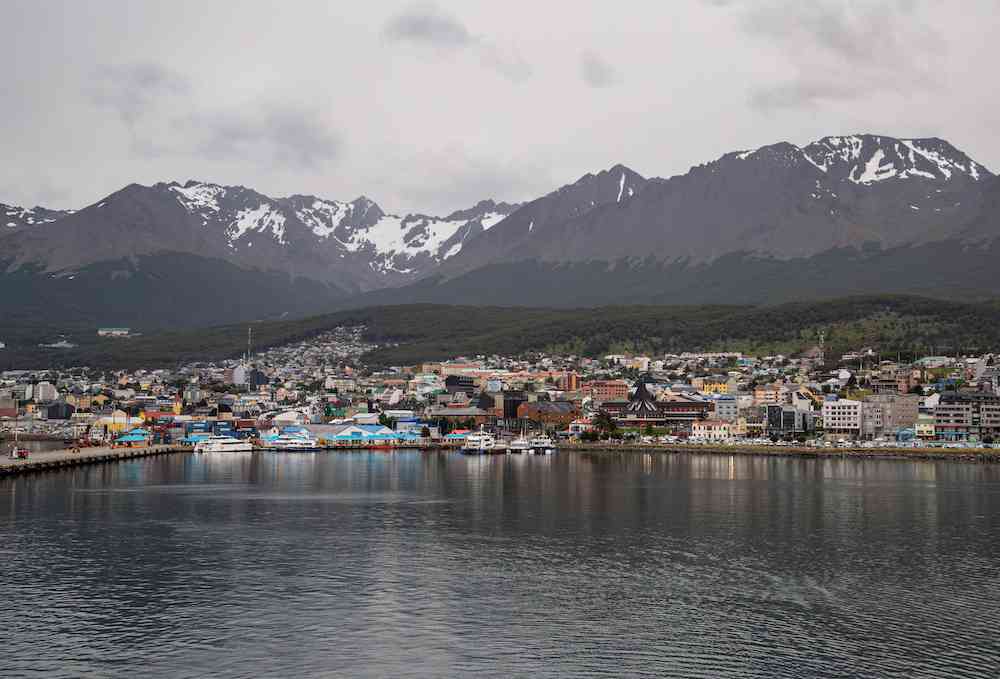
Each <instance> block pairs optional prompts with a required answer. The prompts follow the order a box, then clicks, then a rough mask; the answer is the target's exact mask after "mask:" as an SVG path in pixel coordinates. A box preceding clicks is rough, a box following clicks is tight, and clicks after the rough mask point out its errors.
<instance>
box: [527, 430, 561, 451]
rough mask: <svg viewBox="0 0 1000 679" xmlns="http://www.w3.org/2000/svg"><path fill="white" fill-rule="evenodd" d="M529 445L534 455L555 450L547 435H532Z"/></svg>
mask: <svg viewBox="0 0 1000 679" xmlns="http://www.w3.org/2000/svg"><path fill="white" fill-rule="evenodd" d="M530 445H531V452H533V453H534V454H535V455H551V454H552V453H554V452H556V444H555V443H554V442H553V441H552V439H551V438H549V437H548V436H544V435H542V436H533V437H532V438H531V441H530Z"/></svg>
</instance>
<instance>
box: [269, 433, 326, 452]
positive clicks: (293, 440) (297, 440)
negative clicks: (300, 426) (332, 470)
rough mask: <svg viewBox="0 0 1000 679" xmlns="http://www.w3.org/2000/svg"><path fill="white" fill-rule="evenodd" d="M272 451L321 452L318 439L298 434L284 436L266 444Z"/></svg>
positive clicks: (270, 440)
mask: <svg viewBox="0 0 1000 679" xmlns="http://www.w3.org/2000/svg"><path fill="white" fill-rule="evenodd" d="M265 445H266V447H267V448H269V449H271V450H319V442H318V441H317V440H316V439H313V438H309V437H307V436H302V435H296V434H282V435H280V436H276V437H275V438H273V439H269V440H268V441H267V442H266V443H265Z"/></svg>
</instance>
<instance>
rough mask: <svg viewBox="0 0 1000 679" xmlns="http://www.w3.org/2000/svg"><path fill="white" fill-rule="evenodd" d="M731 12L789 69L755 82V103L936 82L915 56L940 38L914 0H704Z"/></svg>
mask: <svg viewBox="0 0 1000 679" xmlns="http://www.w3.org/2000/svg"><path fill="white" fill-rule="evenodd" d="M706 1H707V2H709V4H712V5H715V6H719V7H723V8H729V9H732V10H733V11H735V12H737V13H738V17H739V22H740V25H741V26H742V28H743V29H744V31H745V32H746V33H747V34H748V35H749V36H751V37H754V38H757V39H761V40H765V41H767V44H768V45H770V46H773V47H774V48H776V49H778V50H779V51H780V52H781V53H782V54H783V55H784V56H785V57H786V58H787V60H788V63H789V64H791V65H792V67H793V69H794V70H795V74H794V76H793V77H792V78H791V79H789V80H787V81H785V82H777V83H767V84H762V85H758V86H756V87H755V88H753V89H752V91H751V94H750V103H751V104H752V105H753V106H755V107H757V108H762V109H768V108H795V107H810V106H815V105H818V104H820V103H822V102H824V101H849V100H855V99H858V98H859V97H861V96H863V95H866V94H869V93H872V92H876V91H883V92H897V93H899V92H904V91H906V90H909V89H922V90H923V89H929V88H933V87H934V86H935V85H936V83H935V82H934V79H933V78H932V77H931V76H930V72H929V70H928V69H927V68H926V67H925V66H924V65H923V64H922V62H921V56H924V55H927V56H929V55H930V52H929V50H930V49H940V47H939V46H940V45H941V44H942V42H943V41H941V40H939V39H938V36H937V35H936V34H935V32H934V30H933V29H931V28H930V27H929V26H926V25H924V24H923V23H922V22H921V21H920V19H919V17H918V16H917V12H916V11H915V10H916V9H918V8H919V3H918V2H916V1H915V0H894V1H890V2H879V1H876V0H854V1H851V0H815V1H813V2H799V1H798V0H755V1H753V2H749V1H742V2H741V1H740V0H706Z"/></svg>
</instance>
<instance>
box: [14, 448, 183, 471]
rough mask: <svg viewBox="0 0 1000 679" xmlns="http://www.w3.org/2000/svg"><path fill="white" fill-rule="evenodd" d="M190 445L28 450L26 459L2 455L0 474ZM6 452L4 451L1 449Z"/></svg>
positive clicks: (163, 452) (111, 459)
mask: <svg viewBox="0 0 1000 679" xmlns="http://www.w3.org/2000/svg"><path fill="white" fill-rule="evenodd" d="M190 450H191V449H190V448H182V447H180V446H150V447H148V448H81V449H80V452H78V453H74V452H73V451H72V450H50V451H47V452H41V453H32V454H31V457H29V458H28V459H27V460H11V459H9V458H7V457H6V456H5V457H3V458H0V476H11V475H14V474H27V473H30V472H38V471H46V470H51V469H60V468H63V467H77V466H80V465H85V464H98V463H101V462H114V461H117V460H130V459H134V458H137V457H149V456H151V455H167V454H170V453H179V452H184V451H190ZM5 455H6V451H5Z"/></svg>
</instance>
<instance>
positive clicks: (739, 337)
mask: <svg viewBox="0 0 1000 679" xmlns="http://www.w3.org/2000/svg"><path fill="white" fill-rule="evenodd" d="M341 325H364V326H366V327H367V331H366V338H367V339H369V340H372V341H375V342H379V343H382V344H385V345H390V344H391V345H394V346H384V347H383V348H381V349H379V350H377V351H375V352H373V353H372V354H370V355H369V356H367V357H366V360H367V361H369V362H372V363H374V364H381V365H406V364H413V363H417V362H421V361H427V360H439V359H443V358H450V357H454V356H459V355H465V356H472V355H476V354H506V355H512V354H520V353H524V352H529V351H541V350H550V351H558V352H563V353H572V354H577V355H586V356H601V355H604V354H606V353H609V352H616V351H635V352H648V353H650V354H662V353H664V352H679V351H691V350H730V351H750V352H765V353H770V352H782V353H786V354H791V353H795V352H798V351H803V350H805V349H808V348H810V347H812V346H814V345H815V344H816V343H817V341H818V339H817V338H818V334H819V331H820V330H822V331H823V333H824V334H825V337H826V344H827V346H828V348H829V355H831V356H836V355H839V354H838V353H837V352H841V351H845V350H848V349H853V348H857V347H859V346H862V345H870V346H873V347H876V348H878V349H880V350H881V351H884V352H887V353H888V352H897V351H900V352H905V353H906V354H907V355H912V354H914V353H916V354H938V353H955V352H964V351H986V350H1000V302H997V301H990V302H981V303H958V302H945V301H941V300H934V299H927V298H920V297H905V296H862V297H849V298H841V299H831V300H823V301H817V302H796V303H789V304H781V305H772V306H758V307H744V306H731V305H730V306H722V305H685V306H609V307H599V308H588V309H541V308H513V307H488V306H445V305H403V306H389V307H372V308H367V309H357V310H351V311H343V312H338V313H334V314H326V315H322V316H314V317H310V318H305V319H298V320H287V321H266V322H259V323H254V324H253V327H254V337H255V346H257V347H258V348H259V349H263V348H267V347H269V346H278V345H282V344H286V343H290V342H295V341H299V340H302V339H305V338H308V337H310V336H314V335H316V334H319V333H321V332H324V331H326V330H329V329H332V328H334V327H337V326H341ZM246 328H247V325H246V324H235V325H228V326H222V327H215V328H208V329H203V330H197V331H187V332H173V333H156V334H151V335H147V336H143V337H136V338H130V339H124V340H123V339H103V338H98V337H96V334H94V333H92V332H90V331H89V330H88V331H86V332H83V331H81V332H79V333H72V332H71V333H69V334H68V335H67V339H68V340H69V341H71V342H73V343H77V344H78V346H77V347H76V348H73V349H43V348H39V347H37V346H36V342H35V341H34V338H33V337H28V336H27V335H24V336H15V337H14V339H13V341H11V342H8V348H7V349H6V350H3V351H0V368H4V369H10V368H44V367H48V366H73V365H84V364H87V365H92V366H97V367H122V368H130V367H167V366H171V365H175V364H177V363H178V362H192V361H207V360H218V359H221V358H227V357H237V356H239V355H240V354H241V352H242V351H243V350H244V347H245V342H246ZM29 334H30V333H29ZM51 339H56V338H55V337H52V338H51Z"/></svg>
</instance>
